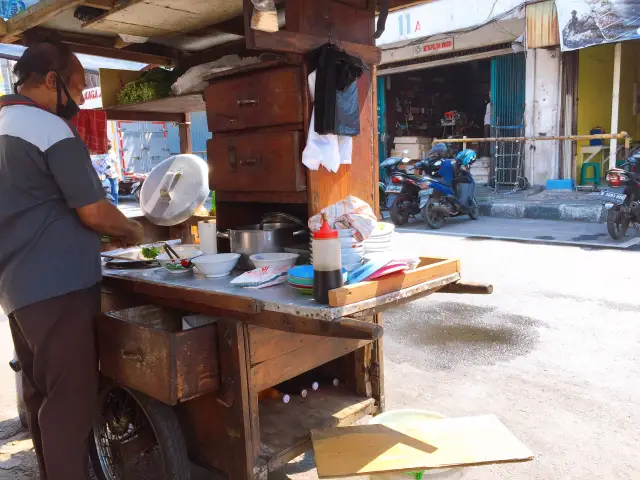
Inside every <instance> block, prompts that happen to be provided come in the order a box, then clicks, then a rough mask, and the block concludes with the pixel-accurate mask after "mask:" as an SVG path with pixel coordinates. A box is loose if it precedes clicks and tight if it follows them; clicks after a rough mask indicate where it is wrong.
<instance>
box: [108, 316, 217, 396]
mask: <svg viewBox="0 0 640 480" xmlns="http://www.w3.org/2000/svg"><path fill="white" fill-rule="evenodd" d="M216 327H217V324H216V323H212V324H208V325H205V326H203V327H199V328H194V329H191V330H185V331H183V330H182V314H181V313H180V312H176V311H173V310H168V309H164V308H161V307H157V306H154V305H145V306H140V307H134V308H129V309H126V310H120V311H117V312H108V313H105V314H103V315H101V316H100V317H99V319H98V348H99V354H100V371H101V372H102V374H103V375H105V376H106V377H108V378H110V379H112V380H114V381H115V382H117V383H119V384H122V385H125V386H127V387H131V388H133V389H135V390H138V391H140V392H142V393H145V394H147V395H149V396H150V397H152V398H155V399H156V400H159V401H161V402H164V403H166V404H168V405H175V404H177V403H178V402H180V401H184V400H188V399H190V398H194V397H196V396H199V395H203V394H206V393H210V392H214V391H216V390H218V387H219V366H218V365H219V363H218V361H219V360H218V337H217V329H216Z"/></svg>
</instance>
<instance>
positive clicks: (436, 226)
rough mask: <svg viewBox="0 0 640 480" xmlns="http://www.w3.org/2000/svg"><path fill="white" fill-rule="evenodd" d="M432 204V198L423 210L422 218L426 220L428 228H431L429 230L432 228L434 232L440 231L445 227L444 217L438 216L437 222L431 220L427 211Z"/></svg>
mask: <svg viewBox="0 0 640 480" xmlns="http://www.w3.org/2000/svg"><path fill="white" fill-rule="evenodd" d="M431 203H433V200H432V199H431V198H430V199H429V200H428V201H427V204H426V205H425V206H424V207H423V208H422V217H423V218H424V223H426V224H427V227H429V228H431V229H433V230H439V229H441V228H442V226H443V225H444V217H442V216H438V219H437V220H433V219H431V218H429V215H428V213H427V210H428V209H429V205H430V204H431Z"/></svg>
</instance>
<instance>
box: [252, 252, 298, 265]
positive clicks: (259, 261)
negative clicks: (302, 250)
mask: <svg viewBox="0 0 640 480" xmlns="http://www.w3.org/2000/svg"><path fill="white" fill-rule="evenodd" d="M299 256H300V255H298V254H297V253H256V254H255V255H251V256H250V257H249V259H250V260H251V261H252V262H253V264H254V265H255V267H256V268H263V267H294V266H295V265H296V262H297V261H298V257H299Z"/></svg>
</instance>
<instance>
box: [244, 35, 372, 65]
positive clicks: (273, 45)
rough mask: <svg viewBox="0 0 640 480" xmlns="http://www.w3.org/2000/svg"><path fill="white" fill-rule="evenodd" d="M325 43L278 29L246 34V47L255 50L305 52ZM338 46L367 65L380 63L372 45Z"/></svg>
mask: <svg viewBox="0 0 640 480" xmlns="http://www.w3.org/2000/svg"><path fill="white" fill-rule="evenodd" d="M249 37H252V38H253V46H251V45H250V44H249ZM325 43H327V39H326V38H323V37H317V36H314V35H307V34H305V33H298V32H288V31H286V30H280V31H278V32H275V33H265V32H259V31H255V30H254V31H253V34H252V35H247V48H253V49H256V50H273V51H276V52H293V53H301V54H307V53H309V52H311V51H312V50H315V49H316V48H318V47H321V46H322V45H324V44H325ZM339 46H340V48H342V49H343V50H344V51H346V52H347V53H348V54H350V55H354V56H357V57H360V58H361V59H362V61H364V62H365V63H367V64H368V65H377V64H378V63H380V59H381V57H382V53H381V51H380V49H379V48H377V47H375V46H373V45H363V44H360V43H351V42H340V43H339Z"/></svg>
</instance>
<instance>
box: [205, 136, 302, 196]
mask: <svg viewBox="0 0 640 480" xmlns="http://www.w3.org/2000/svg"><path fill="white" fill-rule="evenodd" d="M302 142H303V135H302V132H300V131H282V132H277V133H276V132H274V133H262V132H256V133H245V134H239V135H216V136H214V138H213V139H211V140H209V142H208V144H207V156H208V158H210V161H209V175H210V179H209V185H210V186H211V188H212V189H213V190H216V191H226V190H233V191H241V192H254V191H262V192H291V191H301V190H304V189H305V184H306V182H305V172H304V169H303V165H302V162H301V157H302V148H303V144H302Z"/></svg>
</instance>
